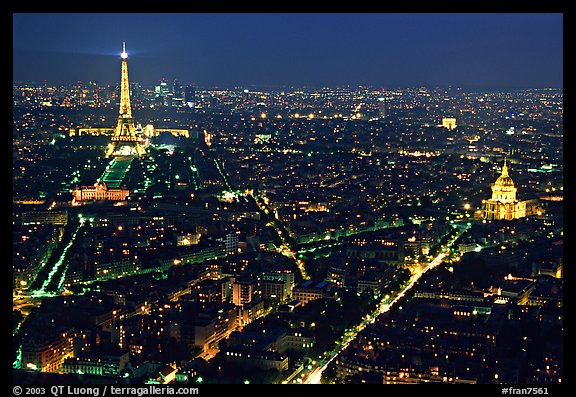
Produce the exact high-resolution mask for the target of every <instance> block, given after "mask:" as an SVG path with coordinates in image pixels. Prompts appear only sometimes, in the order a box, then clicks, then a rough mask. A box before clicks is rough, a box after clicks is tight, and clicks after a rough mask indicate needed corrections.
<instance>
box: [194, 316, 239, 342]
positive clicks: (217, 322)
mask: <svg viewBox="0 0 576 397" xmlns="http://www.w3.org/2000/svg"><path fill="white" fill-rule="evenodd" d="M237 312H238V309H237V308H235V307H228V306H225V307H220V309H218V310H210V309H208V310H206V311H203V312H201V313H198V315H197V317H196V319H195V320H194V334H193V335H194V339H193V340H194V342H193V345H194V346H195V347H199V348H201V349H202V351H204V352H206V351H208V350H209V349H212V348H215V347H217V346H218V342H219V341H221V340H222V339H225V338H227V337H228V336H230V333H232V331H234V330H235V329H236V325H237V320H236V318H237Z"/></svg>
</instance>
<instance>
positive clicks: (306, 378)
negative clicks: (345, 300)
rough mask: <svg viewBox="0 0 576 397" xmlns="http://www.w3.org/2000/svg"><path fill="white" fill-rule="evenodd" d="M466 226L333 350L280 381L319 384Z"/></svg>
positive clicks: (438, 259) (435, 263)
mask: <svg viewBox="0 0 576 397" xmlns="http://www.w3.org/2000/svg"><path fill="white" fill-rule="evenodd" d="M468 228H469V226H467V225H466V226H461V227H458V234H457V235H456V236H455V237H454V238H452V239H451V240H450V241H449V242H448V243H447V244H446V248H447V249H446V251H442V252H440V253H439V254H438V255H437V256H436V257H435V258H433V259H432V260H431V261H430V262H429V263H428V264H427V265H426V266H422V267H421V268H420V269H419V270H418V271H417V272H415V273H414V274H412V276H411V277H410V280H409V281H408V282H407V283H406V284H405V285H404V286H403V287H402V288H401V289H400V290H399V291H398V292H397V293H396V295H394V297H388V298H387V297H384V298H383V299H382V300H381V301H380V303H379V304H378V306H377V308H376V309H375V310H374V311H373V312H372V313H369V314H367V315H366V316H365V317H364V318H363V319H362V322H361V323H360V324H358V325H356V326H355V327H354V328H353V329H349V330H347V332H345V334H344V335H343V336H342V341H338V342H337V343H336V347H335V348H334V349H333V350H331V351H329V352H327V353H324V358H322V359H319V361H318V362H317V363H316V365H313V366H312V368H311V369H308V367H300V368H299V369H298V370H296V371H295V372H294V373H292V374H291V375H290V376H289V377H288V378H287V380H285V381H284V382H282V383H288V382H291V383H301V384H319V383H320V381H321V378H322V373H323V372H324V370H325V369H326V368H328V365H329V364H330V363H331V362H332V360H334V359H335V358H336V357H338V355H339V354H340V353H341V352H342V351H344V349H346V348H347V347H348V345H349V344H350V342H352V341H353V340H354V339H355V338H356V336H357V335H358V334H359V333H360V332H361V331H362V330H364V329H365V328H366V327H367V326H368V325H369V324H373V323H374V322H375V321H376V318H377V317H378V316H380V315H381V314H384V313H386V312H388V311H390V310H391V309H392V308H393V307H394V306H395V305H396V304H398V302H400V301H402V299H403V298H404V297H405V296H406V294H407V293H408V291H410V290H411V289H412V288H413V287H414V286H415V285H416V284H417V283H418V281H419V280H420V278H421V277H422V276H423V275H424V274H426V272H428V271H429V270H431V269H434V268H435V267H437V266H438V265H440V264H441V263H442V261H443V260H444V258H445V257H446V256H447V255H448V252H449V248H450V247H451V246H452V244H454V242H455V241H456V240H457V239H458V237H460V235H462V233H464V232H465V231H466V230H467V229H468Z"/></svg>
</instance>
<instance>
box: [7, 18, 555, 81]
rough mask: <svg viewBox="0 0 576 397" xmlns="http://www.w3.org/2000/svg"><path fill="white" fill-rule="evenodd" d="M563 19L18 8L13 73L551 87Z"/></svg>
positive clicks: (51, 77)
mask: <svg viewBox="0 0 576 397" xmlns="http://www.w3.org/2000/svg"><path fill="white" fill-rule="evenodd" d="M562 36H563V16H562V14H559V13H556V14H540V13H518V14H509V13H487V14H482V13H464V14H456V13H454V14H430V13H426V14H418V13H414V14H400V13H390V14H386V13H374V14H356V13H334V14H323V13H312V14H291V13H275V14H259V13H256V14H241V13H223V14H188V13H186V14H167V13H146V14H128V13H125V14H112V13H107V14H94V13H81V14H73V13H62V14H58V13H43V14H33V13H16V14H13V79H14V81H15V82H19V81H27V82H29V81H35V82H41V81H44V80H46V81H47V82H48V83H50V84H61V83H66V84H67V83H75V82H76V81H78V80H82V81H90V80H92V81H98V83H99V84H106V83H113V84H117V83H118V82H119V79H120V56H119V55H120V52H121V51H122V42H124V41H125V42H126V49H127V52H128V54H129V76H130V80H131V81H135V82H136V81H137V82H140V83H144V84H149V83H153V82H155V81H157V80H159V79H161V78H167V79H169V80H172V79H178V80H180V81H181V82H183V83H185V84H187V83H192V84H196V85H198V86H199V87H215V86H220V87H230V88H231V87H237V86H246V87H279V86H284V85H286V86H303V85H307V86H313V87H322V86H325V87H327V86H330V87H336V86H345V85H351V86H357V85H370V86H375V87H382V88H401V87H412V86H420V85H425V86H448V85H452V86H459V87H463V88H511V89H513V88H544V87H562V84H563V77H562V75H563V67H562V63H563V59H562V58H563V37H562Z"/></svg>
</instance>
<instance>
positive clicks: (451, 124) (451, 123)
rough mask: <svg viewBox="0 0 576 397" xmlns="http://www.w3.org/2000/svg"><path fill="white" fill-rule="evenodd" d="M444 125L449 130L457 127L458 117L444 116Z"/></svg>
mask: <svg viewBox="0 0 576 397" xmlns="http://www.w3.org/2000/svg"><path fill="white" fill-rule="evenodd" d="M442 127H444V128H447V129H449V130H453V129H454V128H456V118H454V117H442Z"/></svg>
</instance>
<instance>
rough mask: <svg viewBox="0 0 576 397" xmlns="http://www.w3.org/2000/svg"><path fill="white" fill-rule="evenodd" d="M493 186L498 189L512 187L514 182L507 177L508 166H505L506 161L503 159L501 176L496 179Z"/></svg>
mask: <svg viewBox="0 0 576 397" xmlns="http://www.w3.org/2000/svg"><path fill="white" fill-rule="evenodd" d="M494 185H495V186H498V187H514V181H513V180H512V178H510V176H509V175H508V166H507V165H506V159H504V165H503V166H502V175H500V176H499V177H498V179H496V182H494Z"/></svg>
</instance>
